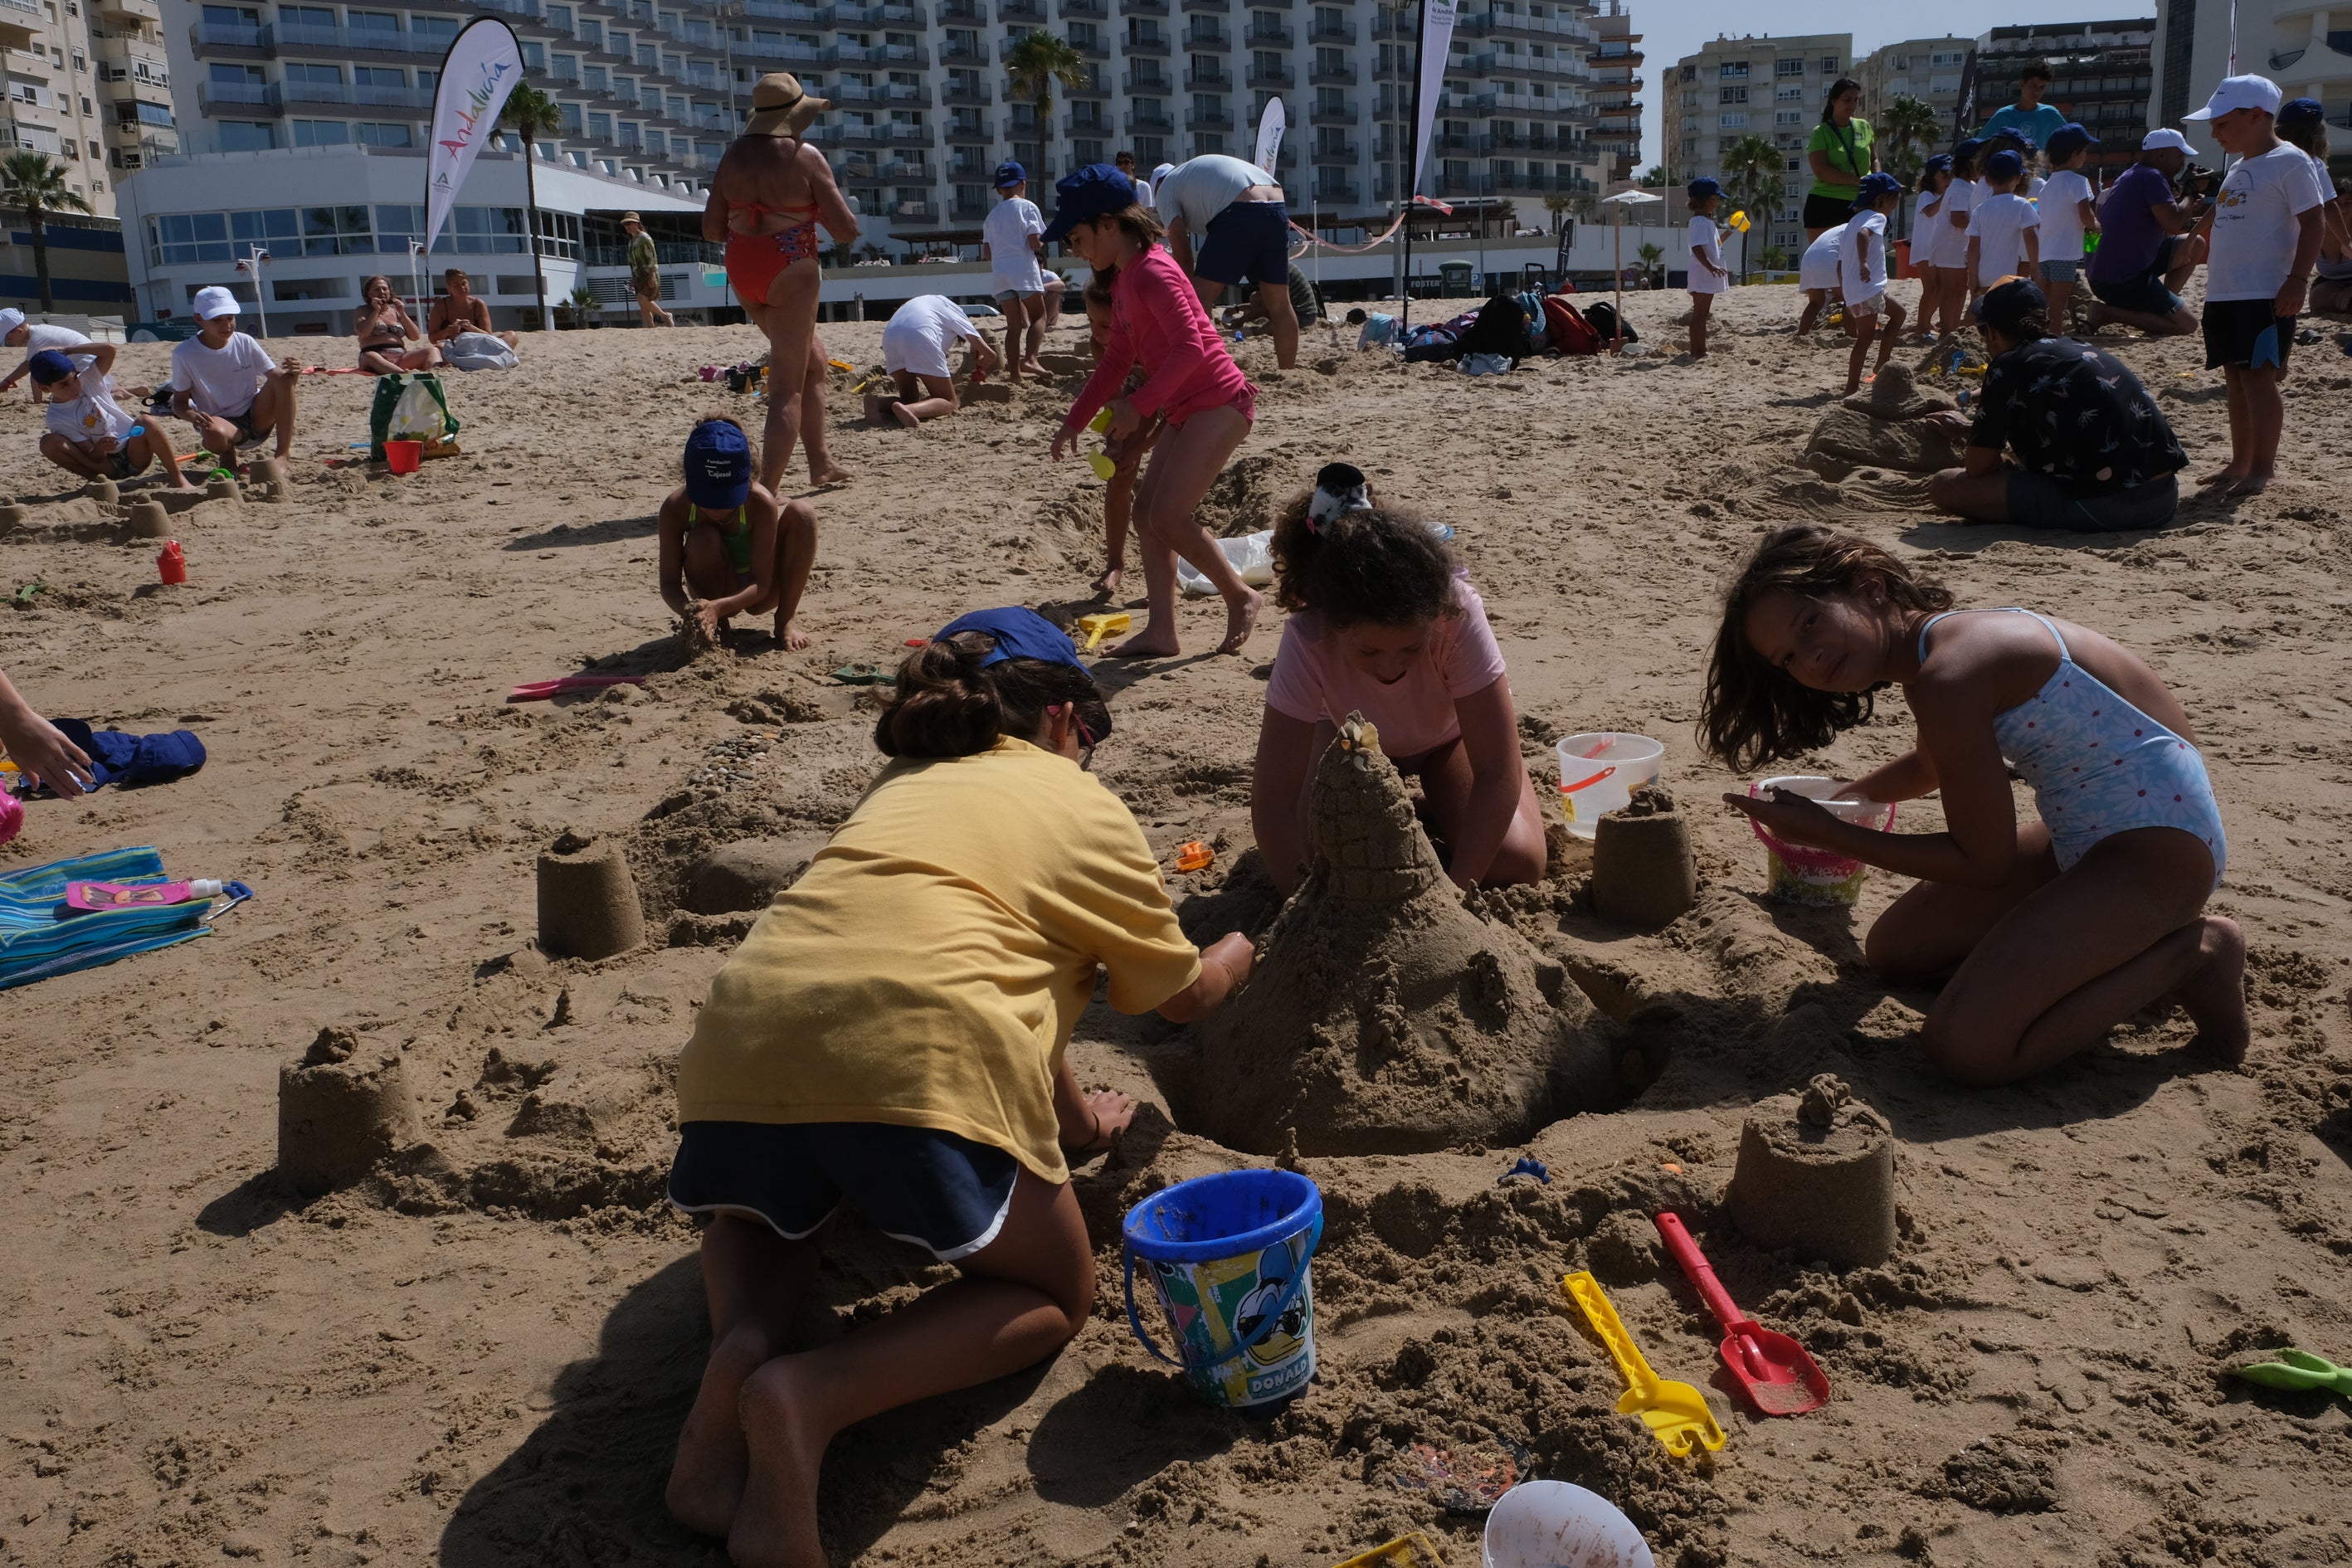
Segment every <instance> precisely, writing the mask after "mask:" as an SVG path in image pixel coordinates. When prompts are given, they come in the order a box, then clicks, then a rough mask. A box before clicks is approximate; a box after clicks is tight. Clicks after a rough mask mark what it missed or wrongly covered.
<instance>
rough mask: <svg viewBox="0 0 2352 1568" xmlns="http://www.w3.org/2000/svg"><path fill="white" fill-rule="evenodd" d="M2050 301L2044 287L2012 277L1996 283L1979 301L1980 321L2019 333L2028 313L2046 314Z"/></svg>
mask: <svg viewBox="0 0 2352 1568" xmlns="http://www.w3.org/2000/svg"><path fill="white" fill-rule="evenodd" d="M2049 310H2050V301H2049V300H2048V299H2047V298H2045V297H2044V296H2043V294H2042V290H2041V289H2038V288H2036V287H2034V286H2033V284H2032V283H2031V282H2029V281H2028V280H2026V279H2022V278H2012V279H2010V280H2009V281H2008V282H2006V283H1998V284H1995V285H1994V286H1993V287H1992V288H1990V289H1986V290H1985V292H1984V298H1982V299H1981V300H1978V301H1977V321H1978V323H1979V325H1982V326H1987V327H1990V328H1991V329H1992V330H1993V331H1997V332H2002V333H2006V334H2008V335H2011V336H2014V335H2016V332H2017V324H2018V323H2019V322H2020V321H2023V320H2025V318H2026V317H2027V316H2030V315H2032V314H2035V313H2036V312H2041V313H2043V314H2047V313H2048V311H2049Z"/></svg>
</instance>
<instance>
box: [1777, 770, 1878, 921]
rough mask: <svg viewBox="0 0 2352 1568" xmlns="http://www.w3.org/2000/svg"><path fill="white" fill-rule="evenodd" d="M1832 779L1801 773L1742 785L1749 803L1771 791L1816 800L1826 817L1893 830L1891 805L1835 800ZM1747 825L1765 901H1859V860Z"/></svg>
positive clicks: (1866, 871) (1863, 875)
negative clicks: (1756, 846) (1761, 862)
mask: <svg viewBox="0 0 2352 1568" xmlns="http://www.w3.org/2000/svg"><path fill="white" fill-rule="evenodd" d="M1839 787H1840V786H1839V784H1838V781H1837V780H1835V779H1825V778H1818V777H1814V776H1812V775H1811V774H1805V773H1788V774H1783V775H1782V776H1781V777H1780V778H1772V779H1759V780H1758V781H1757V782H1756V783H1754V784H1749V785H1748V798H1749V799H1750V800H1758V799H1761V798H1763V797H1764V796H1766V795H1769V793H1770V792H1771V791H1773V790H1776V789H1781V790H1787V791H1788V792H1789V793H1790V794H1791V795H1803V796H1804V797H1805V798H1806V799H1807V800H1813V801H1819V802H1820V803H1821V804H1822V807H1823V808H1824V809H1826V810H1827V811H1828V812H1829V814H1830V815H1831V816H1834V817H1836V818H1837V819H1838V820H1839V821H1841V822H1853V823H1859V824H1860V825H1861V826H1864V827H1869V828H1874V829H1876V830H1877V831H1879V832H1881V833H1885V832H1886V831H1887V830H1889V829H1890V828H1892V827H1893V826H1895V806H1894V805H1893V803H1891V802H1882V801H1875V800H1840V799H1838V798H1836V797H1837V794H1838V790H1839ZM1748 826H1749V827H1750V828H1752V829H1754V830H1755V834H1756V837H1758V838H1759V839H1760V840H1762V842H1763V845H1764V857H1765V866H1766V869H1767V870H1768V871H1769V874H1770V883H1769V886H1768V887H1767V888H1766V889H1765V895H1764V896H1765V897H1767V898H1769V899H1777V900H1780V902H1782V903H1786V904H1820V905H1829V906H1835V905H1840V904H1851V903H1853V901H1854V900H1856V899H1859V898H1861V897H1862V884H1863V883H1864V880H1866V879H1868V877H1869V875H1870V868H1868V867H1867V866H1864V864H1863V863H1862V862H1861V861H1859V860H1850V859H1848V858H1845V857H1844V856H1843V855H1832V854H1831V853H1830V852H1829V851H1828V850H1826V849H1815V848H1812V847H1810V846H1807V845H1803V844H1791V843H1790V842H1789V841H1788V840H1786V839H1784V838H1781V837H1779V836H1777V835H1776V834H1774V833H1772V832H1771V831H1770V830H1769V829H1768V828H1767V827H1766V826H1764V825H1763V824H1762V823H1760V822H1758V821H1756V820H1755V819H1754V818H1753V817H1750V818H1749V819H1748Z"/></svg>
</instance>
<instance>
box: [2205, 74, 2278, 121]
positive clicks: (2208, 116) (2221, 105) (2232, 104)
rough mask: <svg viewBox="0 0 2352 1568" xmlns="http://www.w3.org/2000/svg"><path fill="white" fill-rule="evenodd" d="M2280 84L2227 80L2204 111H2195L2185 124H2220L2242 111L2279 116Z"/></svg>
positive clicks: (2255, 79)
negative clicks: (2227, 116)
mask: <svg viewBox="0 0 2352 1568" xmlns="http://www.w3.org/2000/svg"><path fill="white" fill-rule="evenodd" d="M2281 96H2282V95H2281V93H2280V92H2279V85H2278V83H2276V82H2274V81H2273V80H2272V79H2270V78H2268V77H2266V76H2225V77H2223V78H2222V79H2221V86H2219V87H2217V88H2215V89H2213V96H2212V97H2210V98H2209V99H2207V100H2205V107H2204V108H2202V109H2196V110H2189V112H2188V113H2187V114H2184V115H2182V116H2181V117H2180V118H2181V119H2183V120H2219V119H2221V116H2223V115H2225V114H2229V113H2231V112H2233V111H2234V110H2241V109H2259V110H2262V111H2263V113H2264V114H2276V113H2277V112H2278V110H2279V99H2280V97H2281Z"/></svg>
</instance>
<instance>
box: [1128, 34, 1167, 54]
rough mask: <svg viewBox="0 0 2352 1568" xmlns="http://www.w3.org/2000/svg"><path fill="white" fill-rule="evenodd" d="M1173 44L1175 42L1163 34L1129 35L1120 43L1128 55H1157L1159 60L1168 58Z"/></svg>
mask: <svg viewBox="0 0 2352 1568" xmlns="http://www.w3.org/2000/svg"><path fill="white" fill-rule="evenodd" d="M1175 44H1176V40H1175V39H1173V38H1171V37H1169V36H1168V35H1167V34H1165V33H1151V34H1148V35H1144V36H1141V37H1139V36H1137V35H1136V34H1133V33H1129V35H1128V36H1127V37H1126V38H1125V39H1124V40H1123V41H1122V47H1124V48H1125V49H1126V51H1127V52H1128V53H1129V55H1157V56H1159V57H1160V58H1161V59H1166V58H1168V57H1169V54H1170V53H1171V51H1172V50H1173V48H1174V47H1175Z"/></svg>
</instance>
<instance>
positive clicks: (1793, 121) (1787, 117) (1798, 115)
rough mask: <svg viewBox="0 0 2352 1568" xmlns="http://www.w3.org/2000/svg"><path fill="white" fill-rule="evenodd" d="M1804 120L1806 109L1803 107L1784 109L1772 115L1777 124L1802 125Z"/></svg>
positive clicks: (1773, 121) (1774, 122)
mask: <svg viewBox="0 0 2352 1568" xmlns="http://www.w3.org/2000/svg"><path fill="white" fill-rule="evenodd" d="M1804 122H1805V111H1804V110H1801V109H1783V110H1780V111H1779V112H1778V113H1776V114H1774V115H1773V116H1772V123H1773V124H1775V125H1802V124H1803V123H1804Z"/></svg>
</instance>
